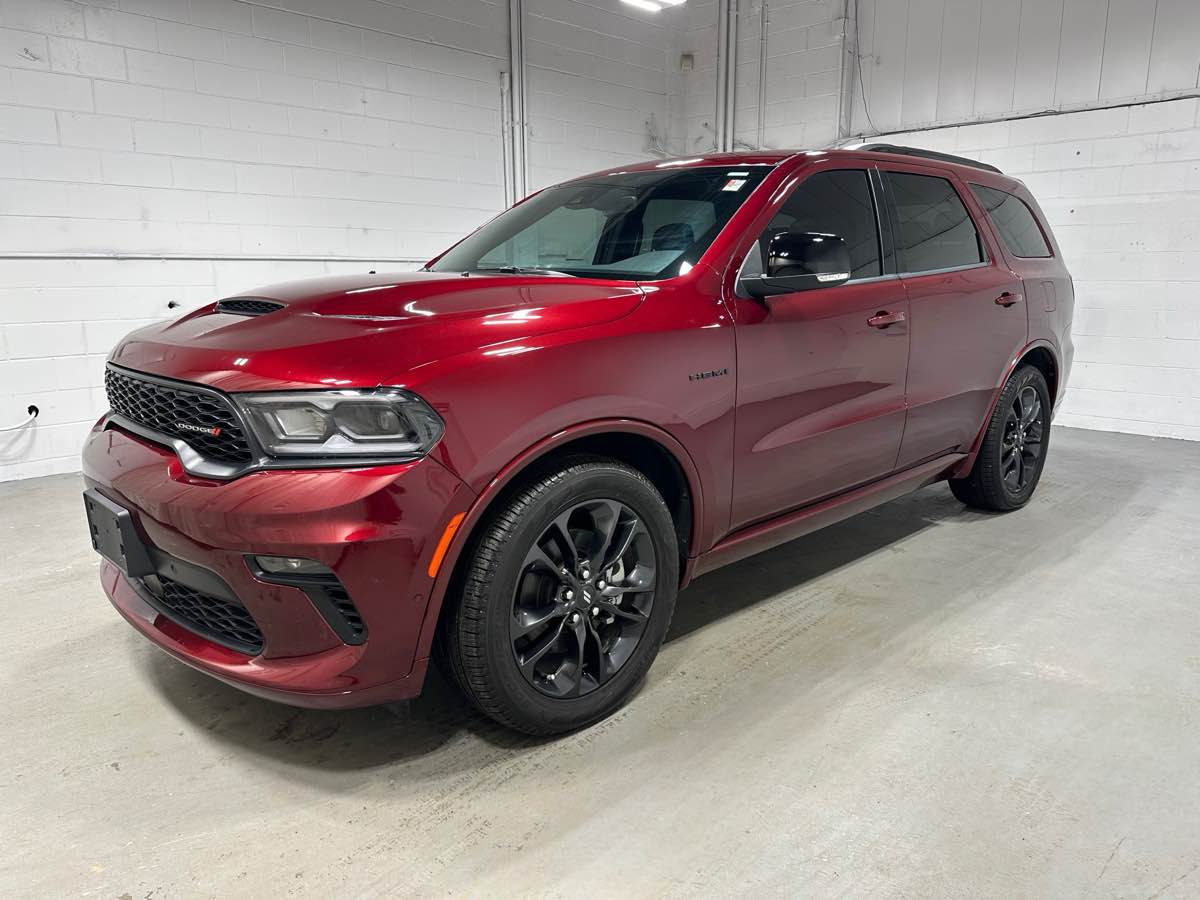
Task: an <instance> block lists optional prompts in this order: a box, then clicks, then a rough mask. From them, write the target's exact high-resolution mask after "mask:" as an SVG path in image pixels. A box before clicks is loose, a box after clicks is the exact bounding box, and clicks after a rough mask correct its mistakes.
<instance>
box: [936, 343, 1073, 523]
mask: <svg viewBox="0 0 1200 900" xmlns="http://www.w3.org/2000/svg"><path fill="white" fill-rule="evenodd" d="M1050 409H1051V406H1050V390H1049V388H1048V387H1047V386H1046V378H1045V376H1044V375H1042V373H1041V371H1040V370H1039V369H1036V368H1034V367H1033V366H1021V367H1020V368H1019V369H1017V370H1016V371H1015V372H1014V373H1013V374H1012V376H1011V377H1010V378H1009V379H1008V383H1007V384H1005V385H1004V390H1003V391H1001V392H1000V399H999V400H997V401H996V407H995V409H993V410H992V417H991V419H989V420H988V427H987V431H986V432H985V434H984V437H983V443H982V445H981V446H980V448H979V456H978V457H976V459H975V465H974V466H973V467H972V468H971V472H970V474H968V475H967V477H966V478H952V479H950V490H951V491H953V492H954V496H955V497H957V498H958V499H959V500H961V501H962V502H963V503H965V504H967V505H968V506H973V507H976V508H977V509H988V510H993V511H996V512H1008V511H1009V510H1014V509H1020V508H1021V507H1022V506H1024V505H1025V504H1026V503H1028V502H1029V500H1030V498H1031V497H1032V496H1033V492H1034V490H1035V489H1036V488H1037V485H1038V481H1039V480H1040V479H1041V477H1042V469H1043V468H1044V466H1045V465H1046V452H1047V451H1048V450H1049V449H1050Z"/></svg>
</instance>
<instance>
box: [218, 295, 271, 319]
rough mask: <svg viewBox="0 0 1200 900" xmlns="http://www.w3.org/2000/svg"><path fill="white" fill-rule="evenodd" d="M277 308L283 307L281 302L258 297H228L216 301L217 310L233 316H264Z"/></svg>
mask: <svg viewBox="0 0 1200 900" xmlns="http://www.w3.org/2000/svg"><path fill="white" fill-rule="evenodd" d="M277 309H283V304H282V303H276V302H275V301H274V300H261V299H259V298H258V297H230V298H229V299H227V300H221V301H219V302H218V303H217V312H221V313H229V314H230V315H234V316H265V315H266V314H267V313H272V312H275V311H276V310H277Z"/></svg>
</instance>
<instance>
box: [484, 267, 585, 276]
mask: <svg viewBox="0 0 1200 900" xmlns="http://www.w3.org/2000/svg"><path fill="white" fill-rule="evenodd" d="M471 271H472V272H501V273H503V274H505V275H559V276H562V277H564V278H574V277H575V276H574V275H571V274H569V273H567V272H559V271H557V270H555V269H546V268H543V267H541V266H481V267H479V268H477V269H471Z"/></svg>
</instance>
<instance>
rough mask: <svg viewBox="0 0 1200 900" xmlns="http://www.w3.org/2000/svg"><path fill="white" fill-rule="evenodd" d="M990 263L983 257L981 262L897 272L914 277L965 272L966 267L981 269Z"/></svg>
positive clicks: (903, 276)
mask: <svg viewBox="0 0 1200 900" xmlns="http://www.w3.org/2000/svg"><path fill="white" fill-rule="evenodd" d="M991 264H992V260H990V259H985V260H983V262H977V263H966V264H964V265H961V266H945V267H944V268H941V269H920V270H919V271H916V272H898V273H897V274H898V275H899V277H900V278H916V277H918V276H920V275H944V274H945V273H947V272H965V271H967V270H968V269H983V268H986V267H988V266H990V265H991Z"/></svg>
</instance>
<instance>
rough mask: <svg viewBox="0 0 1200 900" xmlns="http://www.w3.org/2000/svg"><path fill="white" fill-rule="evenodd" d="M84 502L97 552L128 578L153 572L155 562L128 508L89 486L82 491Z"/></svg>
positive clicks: (139, 576) (89, 528)
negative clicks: (152, 560)
mask: <svg viewBox="0 0 1200 900" xmlns="http://www.w3.org/2000/svg"><path fill="white" fill-rule="evenodd" d="M83 505H84V508H85V509H86V510H87V518H88V530H89V531H90V532H91V538H92V547H93V548H94V549H95V550H96V552H97V553H99V554H100V555H101V556H103V557H104V558H105V559H107V560H108V561H109V562H111V563H113V564H114V565H116V566H117V568H119V569H120V570H121V571H122V572H124V573H125V574H126V575H128V576H129V577H130V578H143V577H145V576H146V575H150V574H153V572H154V564H153V563H152V562H151V560H150V554H149V552H148V551H147V550H146V545H145V544H144V543H143V542H142V539H141V537H140V536H139V535H138V532H137V527H136V526H135V525H134V521H133V514H132V513H130V511H129V510H127V509H126V508H125V507H123V506H121V505H120V504H117V503H114V502H113V501H112V500H109V499H108V498H107V497H105V496H104V495H103V494H101V493H100V492H99V491H96V490H93V489H91V488H89V489H88V490H86V491H84V492H83Z"/></svg>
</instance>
